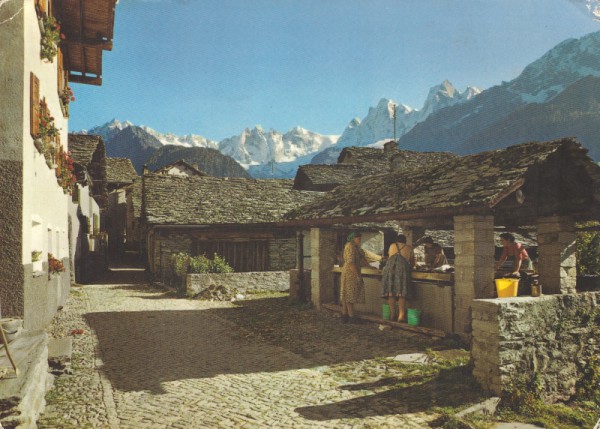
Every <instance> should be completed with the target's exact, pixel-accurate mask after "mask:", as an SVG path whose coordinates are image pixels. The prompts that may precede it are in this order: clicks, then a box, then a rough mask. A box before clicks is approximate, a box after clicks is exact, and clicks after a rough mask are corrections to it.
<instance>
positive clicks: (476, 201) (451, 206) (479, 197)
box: [286, 138, 600, 220]
mask: <svg viewBox="0 0 600 429" xmlns="http://www.w3.org/2000/svg"><path fill="white" fill-rule="evenodd" d="M586 153H587V150H586V149H584V148H582V147H581V145H580V144H579V143H577V141H576V140H574V139H570V138H567V139H561V140H556V141H552V142H546V143H540V142H532V143H524V144H520V145H515V146H511V147H509V148H506V149H501V150H495V151H489V152H482V153H479V154H475V155H469V156H464V157H458V158H454V159H449V160H447V162H444V163H442V164H439V165H438V166H436V167H434V168H431V169H418V170H409V171H404V172H402V171H394V172H390V173H385V174H380V175H376V176H370V177H363V178H360V179H357V180H354V181H352V182H351V183H349V184H345V185H341V186H339V187H337V188H335V189H334V190H333V191H331V192H329V193H327V194H325V195H324V196H323V197H322V198H319V199H318V200H317V201H315V202H314V203H311V204H308V205H305V206H303V207H300V208H298V209H296V210H294V211H292V212H290V213H289V214H288V215H287V216H286V217H287V218H288V219H296V220H301V219H330V218H337V217H340V218H342V217H352V218H364V219H365V220H366V219H373V218H377V217H378V218H380V219H382V218H385V216H380V215H392V216H394V217H397V214H403V215H405V216H412V215H413V214H414V215H415V218H418V217H422V216H436V215H438V214H440V213H442V212H443V213H445V214H446V215H452V214H458V213H459V212H460V213H464V212H465V211H464V210H463V209H468V208H472V209H473V208H474V209H476V210H472V211H473V212H475V211H484V210H489V209H491V208H492V207H493V206H495V205H496V204H497V203H498V202H499V201H501V200H502V199H503V198H505V197H506V196H507V195H510V194H511V193H513V192H515V191H516V190H517V189H518V188H519V186H521V185H522V184H523V181H524V178H525V176H526V175H527V173H528V172H529V171H530V170H531V171H532V174H533V172H536V174H541V173H542V172H543V173H544V174H545V175H546V177H553V178H554V180H557V183H559V184H560V183H562V182H564V181H565V180H567V179H569V178H571V180H572V178H573V177H574V174H575V172H574V170H576V171H582V172H583V171H584V173H580V174H585V177H584V176H580V177H578V178H577V180H578V182H577V183H575V185H573V186H574V187H575V188H576V187H577V186H579V185H583V182H584V181H587V182H586V183H588V184H587V185H586V186H587V187H586V189H588V190H589V193H593V194H594V198H595V201H596V202H600V195H599V194H598V192H599V191H598V189H599V186H600V168H598V166H597V165H596V164H595V163H593V162H592V161H591V159H590V158H589V157H588V156H587V154H586ZM551 158H552V162H553V163H555V164H556V165H560V166H562V165H565V166H566V164H562V163H566V162H567V160H568V162H570V163H571V164H570V165H571V169H570V170H569V171H568V174H567V172H565V173H564V174H563V175H562V176H561V175H560V174H561V173H560V170H561V169H559V168H555V166H554V165H552V166H551V165H546V162H547V161H548V160H550V159H551ZM536 166H537V167H539V168H538V169H537V170H536V169H534V167H536ZM550 166H551V168H548V167H550ZM578 174H579V173H578ZM586 177H587V179H586ZM556 178H559V179H556ZM542 186H543V184H542Z"/></svg>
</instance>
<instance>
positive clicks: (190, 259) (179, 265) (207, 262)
mask: <svg viewBox="0 0 600 429" xmlns="http://www.w3.org/2000/svg"><path fill="white" fill-rule="evenodd" d="M172 263H173V272H174V273H175V275H176V276H177V277H180V278H183V277H185V276H186V275H187V274H188V273H192V274H209V273H233V268H232V267H231V266H230V265H229V264H228V263H227V261H226V260H225V259H223V258H222V257H221V256H219V255H218V254H216V253H215V254H214V256H213V259H209V258H207V257H206V256H205V255H198V256H190V255H189V254H187V253H184V252H181V253H176V254H175V255H173V256H172Z"/></svg>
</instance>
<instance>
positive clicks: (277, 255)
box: [269, 237, 296, 271]
mask: <svg viewBox="0 0 600 429" xmlns="http://www.w3.org/2000/svg"><path fill="white" fill-rule="evenodd" d="M295 267H296V237H291V238H278V239H275V240H271V241H269V270H272V271H286V270H290V269H292V268H295Z"/></svg>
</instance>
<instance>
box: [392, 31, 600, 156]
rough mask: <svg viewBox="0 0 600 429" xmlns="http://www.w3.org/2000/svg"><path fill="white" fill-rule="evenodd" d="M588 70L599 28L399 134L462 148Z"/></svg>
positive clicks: (422, 146)
mask: <svg viewBox="0 0 600 429" xmlns="http://www.w3.org/2000/svg"><path fill="white" fill-rule="evenodd" d="M586 76H600V32H594V33H590V34H587V35H585V36H583V37H581V38H579V39H567V40H565V41H563V42H561V43H559V44H558V45H556V46H555V47H554V48H552V49H550V50H549V51H548V52H546V53H545V54H544V55H543V56H542V57H540V58H539V59H537V60H536V61H534V62H533V63H531V64H529V65H528V66H527V67H525V69H524V70H523V72H522V73H521V74H520V75H519V76H518V77H516V78H515V79H513V80H512V81H510V82H503V83H502V84H500V85H497V86H494V87H491V88H489V89H486V90H485V91H482V92H481V93H480V94H479V95H477V96H476V97H473V98H471V99H470V100H468V101H465V102H463V103H457V104H455V105H453V106H450V107H448V108H446V109H440V110H438V111H437V112H434V113H433V114H431V115H429V116H428V117H427V119H426V120H424V121H422V122H420V123H418V124H417V125H416V126H414V127H413V128H412V129H411V130H410V131H409V132H408V133H406V134H405V135H403V136H402V137H401V138H400V139H399V142H398V143H399V145H400V147H403V148H405V149H410V150H434V151H435V150H447V151H452V152H455V153H464V149H463V148H462V146H463V144H464V142H467V141H469V139H471V138H472V137H473V136H475V135H477V133H479V132H481V131H483V130H485V129H486V128H488V127H489V126H491V125H493V124H494V123H496V122H498V121H501V120H502V119H503V118H505V117H507V116H508V115H510V114H512V113H513V112H515V111H516V110H517V109H520V108H522V107H523V106H526V105H527V104H531V103H547V102H548V101H550V100H552V99H553V98H554V97H556V96H557V95H558V94H560V93H561V92H562V91H563V90H564V89H565V88H567V87H568V86H570V85H572V84H573V83H575V82H577V81H578V80H580V79H582V78H584V77H586Z"/></svg>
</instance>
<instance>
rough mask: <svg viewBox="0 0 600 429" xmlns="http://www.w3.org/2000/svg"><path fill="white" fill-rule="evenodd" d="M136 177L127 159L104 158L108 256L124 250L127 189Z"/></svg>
mask: <svg viewBox="0 0 600 429" xmlns="http://www.w3.org/2000/svg"><path fill="white" fill-rule="evenodd" d="M137 177H138V175H137V173H136V171H135V168H134V167H133V164H132V163H131V160H130V159H129V158H110V157H109V158H106V181H107V187H108V209H107V210H106V231H107V233H108V250H109V253H110V254H115V253H117V254H118V253H121V252H123V251H124V249H125V239H126V229H127V187H128V186H131V185H132V184H133V181H134V180H135V179H136V178H137Z"/></svg>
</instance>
